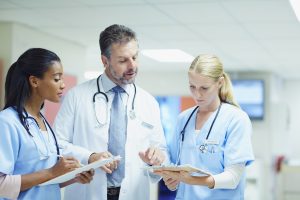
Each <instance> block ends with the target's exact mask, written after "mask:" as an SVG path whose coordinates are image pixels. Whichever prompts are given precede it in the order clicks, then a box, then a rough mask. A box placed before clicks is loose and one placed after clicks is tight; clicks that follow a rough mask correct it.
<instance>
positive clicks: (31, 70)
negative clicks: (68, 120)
mask: <svg viewBox="0 0 300 200" xmlns="http://www.w3.org/2000/svg"><path fill="white" fill-rule="evenodd" d="M62 76H63V67H62V65H61V62H60V59H59V57H58V56H57V55H56V54H55V53H53V52H51V51H49V50H46V49H41V48H33V49H29V50H27V51H26V52H24V53H23V54H22V55H21V56H20V57H19V58H18V60H17V61H16V62H15V63H14V64H13V65H12V66H11V67H10V69H9V70H8V73H7V76H6V81H5V106H4V109H3V110H2V111H1V112H0V130H1V132H0V138H1V139H0V160H1V165H0V199H2V198H4V199H5V198H9V199H16V198H18V199H49V200H50V199H51V200H55V199H57V200H58V199H61V197H60V186H61V187H62V186H66V185H68V184H71V183H74V182H80V183H88V182H90V181H91V180H92V176H93V174H94V171H87V172H83V173H81V174H78V175H77V177H76V178H75V179H74V180H71V181H69V182H66V183H63V184H61V185H58V184H53V185H46V186H38V185H39V184H41V183H43V182H46V181H48V180H50V179H53V178H55V177H57V176H60V175H62V174H65V173H67V172H69V171H72V170H74V169H76V168H78V167H80V165H79V162H78V161H77V160H76V159H74V158H73V157H64V158H62V157H60V156H59V155H60V153H59V148H58V144H57V140H56V137H55V134H54V132H53V130H52V129H51V127H50V125H49V124H48V122H47V120H46V119H45V118H44V116H43V115H42V113H41V112H40V110H41V108H42V107H43V104H44V101H45V100H48V101H51V102H59V101H60V97H61V96H62V91H63V89H64V88H65V84H64V82H63V79H62Z"/></svg>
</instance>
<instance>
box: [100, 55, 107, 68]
mask: <svg viewBox="0 0 300 200" xmlns="http://www.w3.org/2000/svg"><path fill="white" fill-rule="evenodd" d="M101 61H102V63H103V65H104V68H106V67H108V65H109V64H108V58H107V57H106V56H104V55H101Z"/></svg>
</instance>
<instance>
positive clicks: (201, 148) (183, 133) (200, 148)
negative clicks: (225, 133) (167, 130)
mask: <svg viewBox="0 0 300 200" xmlns="http://www.w3.org/2000/svg"><path fill="white" fill-rule="evenodd" d="M221 106H222V102H221V103H220V105H219V107H218V110H217V113H216V115H215V117H214V119H213V121H212V123H211V125H210V128H209V131H208V133H207V135H206V141H207V140H208V139H209V136H210V132H211V130H212V128H213V126H214V123H215V121H216V119H217V117H218V115H219V112H220V109H221ZM198 108H199V106H196V107H195V108H194V110H193V111H192V113H191V114H190V116H189V118H188V120H187V121H186V122H185V124H184V127H183V129H182V131H181V132H180V136H181V140H180V145H179V151H178V154H177V160H176V165H178V163H179V160H180V156H181V150H182V145H183V142H184V136H185V129H186V127H187V125H188V124H189V122H190V120H191V118H192V116H193V115H194V113H195V112H196V110H197V109H198ZM199 150H200V152H201V153H205V152H206V150H207V144H206V143H204V144H201V145H200V147H199Z"/></svg>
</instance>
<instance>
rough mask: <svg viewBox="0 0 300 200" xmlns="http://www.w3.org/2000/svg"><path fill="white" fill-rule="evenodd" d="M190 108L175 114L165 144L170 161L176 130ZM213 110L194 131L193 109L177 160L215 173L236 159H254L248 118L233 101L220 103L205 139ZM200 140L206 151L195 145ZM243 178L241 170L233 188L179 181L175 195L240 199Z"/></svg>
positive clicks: (176, 150)
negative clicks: (208, 186)
mask: <svg viewBox="0 0 300 200" xmlns="http://www.w3.org/2000/svg"><path fill="white" fill-rule="evenodd" d="M194 108H195V107H193V108H190V109H188V110H186V111H184V112H182V113H181V114H180V115H179V117H178V121H177V126H176V129H175V133H174V136H173V139H172V140H171V142H170V143H169V144H168V147H169V151H170V152H169V153H170V158H171V162H172V163H176V161H177V158H178V155H179V147H180V144H181V142H180V141H181V137H180V132H181V131H182V129H183V127H184V125H185V123H186V121H187V119H188V117H189V116H190V114H191V113H192V111H193V110H194ZM216 112H217V111H215V112H214V113H213V114H212V115H211V116H210V117H209V119H208V120H207V121H206V122H205V124H204V125H203V126H202V129H201V130H200V133H196V130H195V127H196V125H195V122H196V113H194V114H193V116H192V118H191V120H190V122H189V123H188V125H187V127H186V129H185V136H184V142H183V144H182V150H181V151H182V152H181V156H180V160H179V164H191V165H193V166H195V167H197V168H200V169H203V170H205V171H208V172H210V173H211V174H219V173H222V172H223V171H224V168H225V167H226V166H230V165H234V164H238V163H245V164H246V166H247V165H249V164H250V163H251V162H252V161H253V160H254V155H253V150H252V144H251V133H252V125H251V121H250V119H249V117H248V115H247V114H246V113H245V112H244V111H242V110H241V109H238V108H237V107H235V106H233V105H230V104H227V103H222V107H221V109H220V113H219V115H218V117H217V119H216V121H215V123H214V125H213V127H212V130H211V133H210V136H209V138H208V140H207V141H206V136H207V134H208V132H209V128H210V126H211V124H212V121H213V119H214V117H215V115H216ZM204 143H206V144H207V151H206V152H205V153H202V152H201V151H200V150H199V147H200V145H202V144H204ZM245 180H246V179H245V174H243V176H242V177H241V180H240V183H239V185H238V186H237V188H236V189H209V188H207V187H206V186H199V185H188V184H184V183H180V185H179V188H178V190H177V195H176V199H178V200H179V199H185V200H190V199H201V200H204V199H209V200H211V199H214V200H221V199H222V200H226V199H228V200H229V199H230V200H241V199H244V189H245Z"/></svg>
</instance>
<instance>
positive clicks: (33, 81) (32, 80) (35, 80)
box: [29, 76, 39, 88]
mask: <svg viewBox="0 0 300 200" xmlns="http://www.w3.org/2000/svg"><path fill="white" fill-rule="evenodd" d="M29 84H30V85H31V87H33V88H37V87H38V85H39V79H38V78H37V77H35V76H29Z"/></svg>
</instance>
